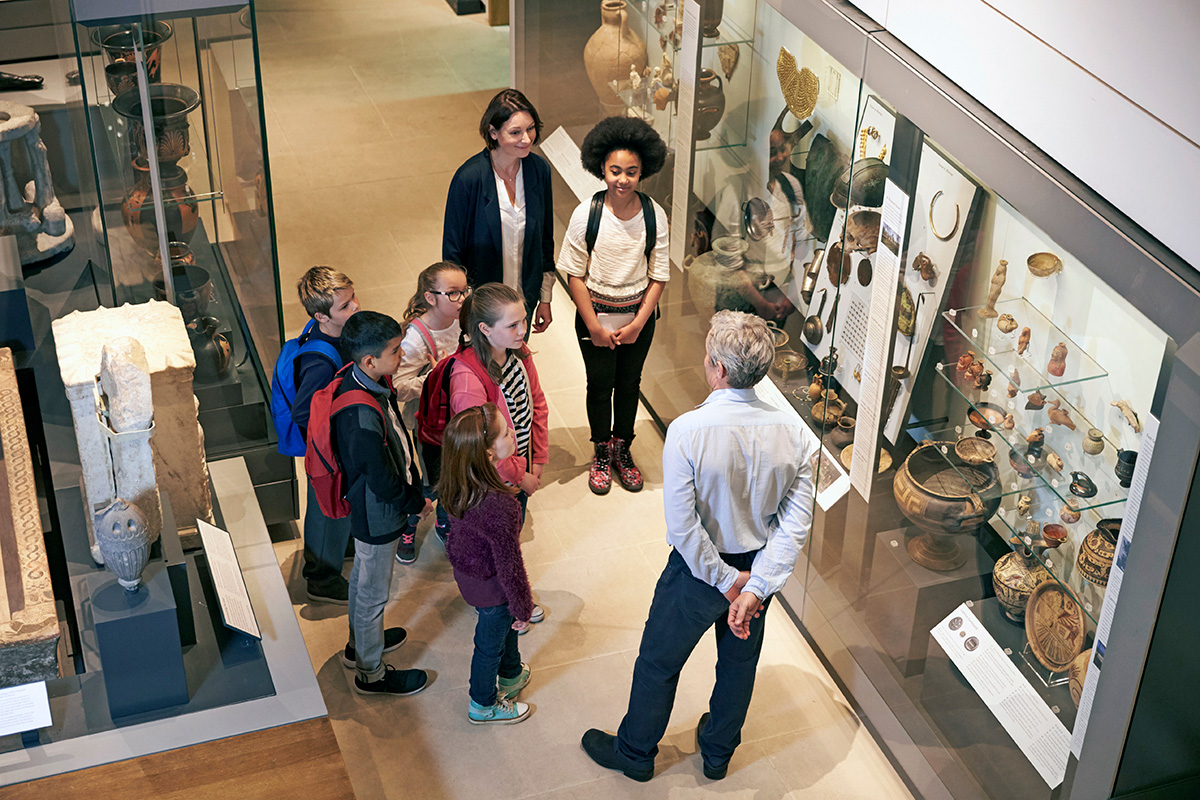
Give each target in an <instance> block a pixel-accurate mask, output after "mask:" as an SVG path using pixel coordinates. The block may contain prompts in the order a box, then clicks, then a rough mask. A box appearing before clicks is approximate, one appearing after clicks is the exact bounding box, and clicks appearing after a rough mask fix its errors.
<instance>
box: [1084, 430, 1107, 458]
mask: <svg viewBox="0 0 1200 800" xmlns="http://www.w3.org/2000/svg"><path fill="white" fill-rule="evenodd" d="M1083 452H1085V453H1087V454H1088V455H1089V456H1098V455H1100V454H1101V453H1103V452H1104V434H1103V433H1101V431H1100V429H1099V428H1089V429H1088V432H1087V436H1085V437H1084V439H1083Z"/></svg>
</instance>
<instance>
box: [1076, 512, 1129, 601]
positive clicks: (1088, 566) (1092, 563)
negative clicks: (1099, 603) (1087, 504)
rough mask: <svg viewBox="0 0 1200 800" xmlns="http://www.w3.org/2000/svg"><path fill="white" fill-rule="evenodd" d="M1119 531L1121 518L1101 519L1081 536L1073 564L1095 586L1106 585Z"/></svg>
mask: <svg viewBox="0 0 1200 800" xmlns="http://www.w3.org/2000/svg"><path fill="white" fill-rule="evenodd" d="M1120 532H1121V520H1119V519H1102V520H1100V521H1099V522H1097V523H1096V529H1095V530H1093V531H1092V532H1091V533H1089V534H1088V535H1087V536H1085V537H1083V544H1082V545H1080V547H1079V555H1078V556H1077V557H1076V558H1075V564H1076V565H1077V566H1078V567H1079V573H1080V574H1081V575H1083V577H1085V578H1087V579H1088V580H1089V581H1091V582H1092V583H1094V584H1096V585H1097V586H1101V587H1103V586H1108V573H1109V572H1110V571H1111V570H1112V563H1113V554H1114V553H1116V552H1117V535H1118V534H1119V533H1120Z"/></svg>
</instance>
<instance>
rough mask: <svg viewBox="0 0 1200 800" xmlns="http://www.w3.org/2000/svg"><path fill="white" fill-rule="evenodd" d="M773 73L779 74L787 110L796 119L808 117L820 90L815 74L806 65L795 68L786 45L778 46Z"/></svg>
mask: <svg viewBox="0 0 1200 800" xmlns="http://www.w3.org/2000/svg"><path fill="white" fill-rule="evenodd" d="M775 73H776V74H777V75H778V76H779V89H780V90H781V91H782V92H783V99H784V100H786V101H787V107H788V110H789V111H791V112H792V113H793V114H795V115H796V118H797V119H808V117H809V116H811V115H812V113H813V109H815V108H816V107H817V96H818V94H819V93H820V91H821V84H820V81H818V80H817V76H816V75H815V74H814V73H813V71H812V70H811V69H809V68H808V67H804V68H803V69H797V68H796V57H795V56H793V55H792V54H791V53H789V52H788V49H787V48H786V47H781V48H779V58H778V60H777V61H776V62H775Z"/></svg>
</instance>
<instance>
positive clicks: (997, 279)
mask: <svg viewBox="0 0 1200 800" xmlns="http://www.w3.org/2000/svg"><path fill="white" fill-rule="evenodd" d="M1006 278H1008V262H1007V261H1005V260H1004V259H1000V265H999V266H998V267H996V271H995V272H993V273H992V285H991V288H989V289H988V296H987V305H985V306H984V307H983V308H982V309H980V310H979V316H981V317H984V318H986V319H992V318H994V317H997V316H999V312H998V311H996V301H997V300H999V299H1000V292H1001V290H1003V289H1004V281H1005V279H1006Z"/></svg>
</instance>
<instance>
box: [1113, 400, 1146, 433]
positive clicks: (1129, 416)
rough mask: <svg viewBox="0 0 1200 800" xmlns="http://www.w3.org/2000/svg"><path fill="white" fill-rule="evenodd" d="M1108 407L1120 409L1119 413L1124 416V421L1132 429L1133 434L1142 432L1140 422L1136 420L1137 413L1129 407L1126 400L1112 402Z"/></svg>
mask: <svg viewBox="0 0 1200 800" xmlns="http://www.w3.org/2000/svg"><path fill="white" fill-rule="evenodd" d="M1109 405H1110V406H1113V407H1114V408H1119V409H1121V413H1122V414H1124V415H1125V421H1126V422H1128V423H1129V426H1130V427H1131V428H1133V432H1134V433H1141V432H1142V421H1141V420H1140V419H1138V415H1137V412H1136V411H1134V410H1133V406H1131V405H1129V401H1128V400H1114V401H1112V402H1111V403H1109Z"/></svg>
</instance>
